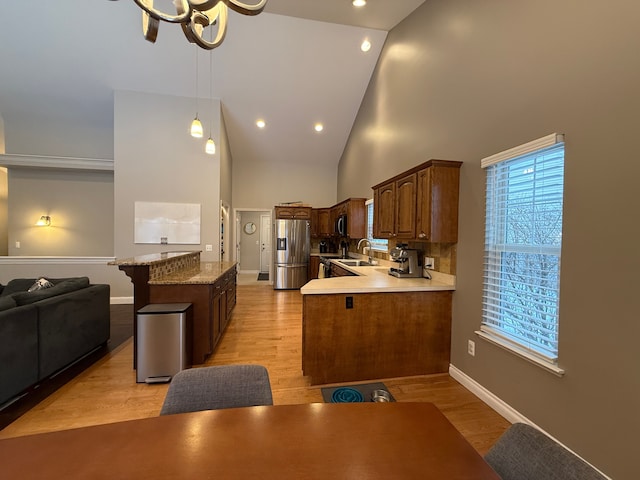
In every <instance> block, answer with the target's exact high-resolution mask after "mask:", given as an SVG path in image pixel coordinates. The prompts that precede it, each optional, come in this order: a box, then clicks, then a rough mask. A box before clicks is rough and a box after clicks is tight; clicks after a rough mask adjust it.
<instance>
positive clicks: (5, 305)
mask: <svg viewBox="0 0 640 480" xmlns="http://www.w3.org/2000/svg"><path fill="white" fill-rule="evenodd" d="M16 305H17V303H16V301H15V300H14V299H13V297H10V296H6V297H0V312H2V311H3V310H9V309H10V308H13V307H15V306H16Z"/></svg>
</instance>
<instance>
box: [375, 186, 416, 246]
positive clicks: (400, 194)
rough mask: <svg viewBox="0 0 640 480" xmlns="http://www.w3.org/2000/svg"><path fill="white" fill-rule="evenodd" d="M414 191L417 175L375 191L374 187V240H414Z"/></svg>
mask: <svg viewBox="0 0 640 480" xmlns="http://www.w3.org/2000/svg"><path fill="white" fill-rule="evenodd" d="M416 191H417V175H416V174H415V173H412V174H410V175H406V176H404V177H402V178H399V179H395V180H392V181H390V182H388V183H386V184H384V185H382V186H381V187H379V188H377V189H376V188H375V187H374V202H373V205H374V236H375V237H376V238H389V239H412V238H415V236H416ZM376 218H378V222H376ZM376 225H377V228H376Z"/></svg>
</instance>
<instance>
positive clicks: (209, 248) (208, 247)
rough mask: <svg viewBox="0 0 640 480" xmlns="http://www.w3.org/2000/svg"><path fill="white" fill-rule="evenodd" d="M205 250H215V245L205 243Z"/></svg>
mask: <svg viewBox="0 0 640 480" xmlns="http://www.w3.org/2000/svg"><path fill="white" fill-rule="evenodd" d="M204 249H205V251H207V252H213V245H205V246H204Z"/></svg>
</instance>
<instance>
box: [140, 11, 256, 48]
mask: <svg viewBox="0 0 640 480" xmlns="http://www.w3.org/2000/svg"><path fill="white" fill-rule="evenodd" d="M134 1H135V2H136V4H137V5H138V6H139V7H140V8H141V9H142V33H143V34H144V38H145V39H146V40H148V41H149V42H151V43H155V41H156V38H157V36H158V27H159V26H160V20H162V21H164V22H168V23H179V24H180V26H181V27H182V31H183V32H184V34H185V36H186V37H187V40H189V41H190V42H191V43H195V44H197V45H198V46H200V47H202V48H204V49H206V50H213V49H214V48H216V47H217V46H218V45H220V44H221V43H222V41H223V40H224V36H225V34H226V32H227V14H228V8H231V9H232V10H234V11H236V12H238V13H242V14H243V15H257V14H259V13H260V12H262V10H263V9H264V6H265V5H266V4H267V0H258V1H257V2H256V3H255V4H253V5H251V4H246V3H243V2H240V1H238V0H173V4H174V6H175V7H176V13H175V14H173V13H165V12H161V11H160V10H157V9H156V8H154V6H153V0H134ZM227 7H228V8H227ZM207 28H217V31H216V35H215V37H214V36H213V35H211V40H206V39H205V38H204V37H203V33H204V32H205V31H206V29H207Z"/></svg>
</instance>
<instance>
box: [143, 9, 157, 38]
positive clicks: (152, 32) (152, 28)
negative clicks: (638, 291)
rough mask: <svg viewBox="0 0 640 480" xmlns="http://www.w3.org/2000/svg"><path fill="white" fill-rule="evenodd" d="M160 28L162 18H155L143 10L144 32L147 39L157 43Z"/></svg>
mask: <svg viewBox="0 0 640 480" xmlns="http://www.w3.org/2000/svg"><path fill="white" fill-rule="evenodd" d="M158 28H160V20H158V19H156V18H153V17H152V16H151V15H149V14H148V13H147V12H145V11H142V34H143V35H144V38H145V40H147V41H148V42H151V43H156V38H158Z"/></svg>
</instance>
